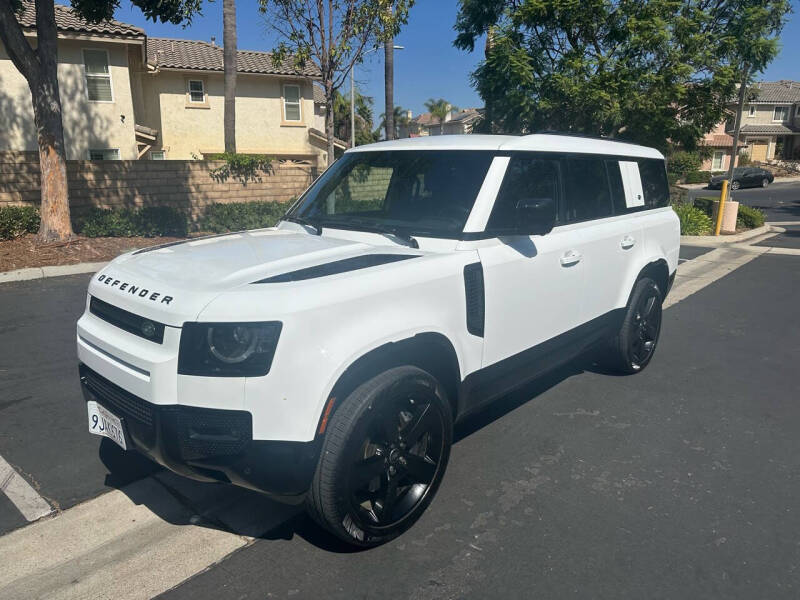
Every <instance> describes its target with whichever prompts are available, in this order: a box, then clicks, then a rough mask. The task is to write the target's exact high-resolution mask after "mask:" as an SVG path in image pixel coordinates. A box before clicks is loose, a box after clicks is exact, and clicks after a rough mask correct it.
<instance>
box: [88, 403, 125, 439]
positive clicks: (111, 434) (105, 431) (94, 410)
mask: <svg viewBox="0 0 800 600" xmlns="http://www.w3.org/2000/svg"><path fill="white" fill-rule="evenodd" d="M86 406H87V407H88V409H89V433H93V434H95V435H102V436H103V437H107V438H108V439H110V440H113V441H114V442H116V443H117V444H119V445H120V446H121V447H122V448H123V450H127V449H128V446H127V444H126V443H125V433H124V432H123V430H122V421H121V420H120V418H119V417H117V416H114V415H112V414H111V413H110V412H108V411H107V410H106V409H105V408H103V407H102V406H100V405H99V404H98V403H97V402H95V401H94V400H90V401H89V402H87V403H86Z"/></svg>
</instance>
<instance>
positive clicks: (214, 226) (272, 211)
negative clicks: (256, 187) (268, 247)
mask: <svg viewBox="0 0 800 600" xmlns="http://www.w3.org/2000/svg"><path fill="white" fill-rule="evenodd" d="M293 203H294V200H289V201H288V202H230V203H227V204H209V205H208V206H206V207H205V210H204V211H203V214H202V215H201V216H200V218H199V219H198V220H197V225H196V229H197V230H198V231H211V232H214V233H224V232H226V231H242V230H244V229H259V228H261V227H272V226H273V225H275V224H276V223H277V222H278V221H279V220H280V218H281V217H282V216H283V215H284V214H285V213H286V211H287V210H288V209H289V207H290V206H291V205H292V204H293Z"/></svg>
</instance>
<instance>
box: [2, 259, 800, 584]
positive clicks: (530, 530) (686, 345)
mask: <svg viewBox="0 0 800 600" xmlns="http://www.w3.org/2000/svg"><path fill="white" fill-rule="evenodd" d="M701 250H705V249H700V250H697V249H694V248H692V249H683V250H682V257H683V258H693V257H694V256H696V255H697V253H698V252H700V251H701ZM798 261H800V257H797V256H764V257H761V258H757V259H755V260H754V261H752V262H751V263H749V264H747V265H745V266H743V267H740V268H739V269H737V270H736V271H734V272H733V273H732V274H730V275H728V276H726V277H724V278H723V279H721V280H719V281H717V282H715V283H713V284H711V285H710V286H708V287H706V288H704V289H703V290H701V291H700V292H698V293H696V294H694V295H693V296H690V297H689V298H687V299H685V300H683V301H682V302H680V303H679V304H677V305H675V306H673V307H671V308H669V309H668V310H667V311H666V312H665V318H664V329H663V334H662V339H661V342H660V346H659V350H658V354H657V356H656V357H655V359H654V362H653V364H652V365H651V366H650V367H649V368H648V369H647V370H646V371H645V372H644V373H642V374H640V375H637V376H634V377H612V376H609V375H605V374H602V373H599V372H596V371H594V370H593V367H592V365H591V364H590V363H588V362H582V363H577V364H573V365H570V366H569V367H568V368H565V369H562V370H560V371H558V372H556V373H554V374H552V375H550V376H548V377H546V378H544V379H542V380H540V381H539V382H537V383H536V384H535V385H534V386H531V387H529V388H527V389H525V390H522V391H520V392H517V393H515V394H513V395H512V396H510V397H508V398H506V399H504V400H502V401H500V402H498V403H497V404H495V405H494V406H493V407H492V408H491V409H490V410H489V411H487V412H485V413H483V414H481V415H479V416H478V417H476V418H473V419H471V420H470V421H467V422H465V423H463V424H461V425H460V426H459V428H458V432H457V439H458V441H457V443H456V445H455V446H454V449H453V454H452V458H451V462H450V466H449V468H448V473H447V475H446V477H445V480H444V483H443V485H442V487H441V489H440V491H439V494H438V496H437V498H436V500H435V502H434V503H433V505H432V507H431V509H430V510H429V511H428V512H427V513H426V515H424V516H423V518H422V519H421V520H420V522H419V523H418V524H417V525H416V526H415V527H414V528H413V529H412V530H411V531H409V532H408V533H407V534H406V535H404V536H402V537H401V538H400V539H398V540H396V541H394V542H393V543H390V544H388V545H386V546H384V547H381V548H378V549H375V550H371V551H367V552H356V553H353V552H350V551H349V549H347V548H344V547H342V546H341V545H340V544H338V543H337V542H336V541H335V540H333V539H331V538H330V537H329V536H327V535H326V534H324V533H322V532H321V531H320V530H319V529H318V528H317V527H316V526H314V525H313V524H312V523H310V522H309V520H308V519H307V518H306V517H304V516H303V515H298V516H296V517H294V518H293V519H291V520H289V521H287V522H285V523H284V525H283V526H281V527H279V528H278V529H277V530H274V531H271V532H270V533H269V534H267V535H265V536H263V537H262V539H259V540H258V541H256V542H255V543H254V544H252V545H250V546H248V547H246V548H244V549H242V550H240V551H237V552H235V553H234V554H232V555H230V556H229V557H228V558H227V559H225V560H224V561H223V562H222V563H219V564H218V565H215V566H214V567H212V568H211V569H209V570H208V571H206V572H204V573H201V574H200V575H198V576H196V577H194V578H193V579H190V580H188V581H187V582H185V583H184V584H183V585H181V586H179V587H178V588H175V589H174V590H172V591H171V592H168V593H167V594H165V596H164V597H165V598H169V599H175V598H193V599H194V598H197V599H204V598H209V599H210V598H215V599H217V598H228V597H236V598H243V599H244V598H259V599H261V598H265V597H292V598H319V597H325V598H362V597H363V598H372V597H380V598H387V597H388V598H404V597H414V598H415V599H423V600H424V599H426V598H431V599H433V598H437V599H438V598H487V597H489V598H495V597H502V598H530V597H558V598H561V597H581V598H584V597H593V598H642V597H647V598H661V597H663V598H673V597H680V598H684V597H687V598H689V597H691V598H699V597H724V598H756V597H758V598H767V597H768V598H796V597H798V595H800V594H799V593H798V589H799V588H800V543H798V534H797V532H798V531H800V512H798V511H797V497H798V496H800V452H799V450H800V442H798V437H797V431H798V430H800V405H798V404H797V402H796V398H798V397H800V380H799V379H798V378H797V374H796V371H797V369H796V360H797V356H800V327H798V321H797V319H796V317H795V314H796V299H797V296H798V292H800V269H799V268H798V265H800V262H798ZM87 280H88V276H75V277H64V278H57V279H50V280H43V281H34V282H25V283H18V284H5V285H3V286H0V369H2V371H0V372H2V373H3V377H2V379H0V455H2V456H3V457H4V458H5V459H6V460H7V461H8V462H9V463H11V464H13V465H14V466H15V467H17V469H18V470H19V471H20V472H22V473H23V474H24V475H25V477H26V479H27V480H28V481H29V482H31V483H32V484H33V485H34V486H35V487H37V488H38V489H39V491H40V493H41V494H42V495H43V496H45V497H46V498H47V499H48V500H49V501H50V502H51V503H52V504H53V505H54V506H58V507H61V508H67V507H69V506H71V505H73V504H75V503H76V502H79V501H81V500H83V499H87V498H90V497H93V496H95V495H97V494H99V493H102V492H103V491H105V490H107V489H109V488H111V487H117V486H120V485H124V484H125V483H127V482H128V481H133V480H135V479H138V478H140V477H142V476H143V475H144V474H145V473H148V472H149V471H150V470H151V469H152V467H151V466H150V464H149V463H146V462H143V461H141V460H136V459H135V455H130V456H123V455H120V454H116V455H114V454H112V455H110V456H109V454H108V447H107V446H104V450H105V454H104V456H103V457H102V458H103V459H102V460H101V458H100V457H99V456H98V446H99V444H98V441H97V438H94V437H93V436H90V435H89V434H88V433H87V432H86V423H85V420H86V417H85V406H84V404H83V401H82V399H81V398H80V392H79V389H78V384H77V374H76V368H75V361H76V358H75V350H74V323H75V320H76V319H77V316H78V315H79V314H80V312H81V310H82V307H83V302H84V298H85V296H84V294H85V286H86V282H87ZM767 299H769V303H768V306H769V310H764V306H765V305H766V304H767V303H766V300H767ZM776 315H784V316H785V318H780V319H777V318H775V317H776ZM107 465H108V466H107ZM7 504H8V502H7V501H5V499H4V497H3V496H2V494H0V533H2V532H3V531H8V530H9V529H11V528H14V527H18V526H20V525H22V524H24V520H22V519H21V517H20V516H19V515H15V513H14V509H13V507H9V506H7ZM15 517H16V518H15ZM133 584H134V582H132V585H133Z"/></svg>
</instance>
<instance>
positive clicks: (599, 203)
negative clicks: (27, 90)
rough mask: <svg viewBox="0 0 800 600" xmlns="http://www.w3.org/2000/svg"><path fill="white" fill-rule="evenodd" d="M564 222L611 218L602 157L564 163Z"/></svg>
mask: <svg viewBox="0 0 800 600" xmlns="http://www.w3.org/2000/svg"><path fill="white" fill-rule="evenodd" d="M564 165H565V167H566V174H565V177H564V190H565V198H564V205H565V206H564V211H563V215H564V221H565V222H566V223H576V222H578V221H587V220H589V219H600V218H602V217H608V216H610V215H611V212H612V208H611V196H610V193H609V184H608V176H607V175H606V169H605V165H604V164H603V161H602V160H601V159H599V158H569V159H567V160H565V161H564Z"/></svg>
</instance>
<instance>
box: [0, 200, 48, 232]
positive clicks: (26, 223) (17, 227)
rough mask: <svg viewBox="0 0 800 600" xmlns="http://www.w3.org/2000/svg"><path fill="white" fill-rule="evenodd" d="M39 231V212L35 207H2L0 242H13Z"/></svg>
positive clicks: (0, 214)
mask: <svg viewBox="0 0 800 600" xmlns="http://www.w3.org/2000/svg"><path fill="white" fill-rule="evenodd" d="M37 231H39V211H38V210H37V209H36V207H35V206H3V207H0V240H13V239H14V238H15V237H19V236H21V235H24V234H26V233H36V232H37Z"/></svg>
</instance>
